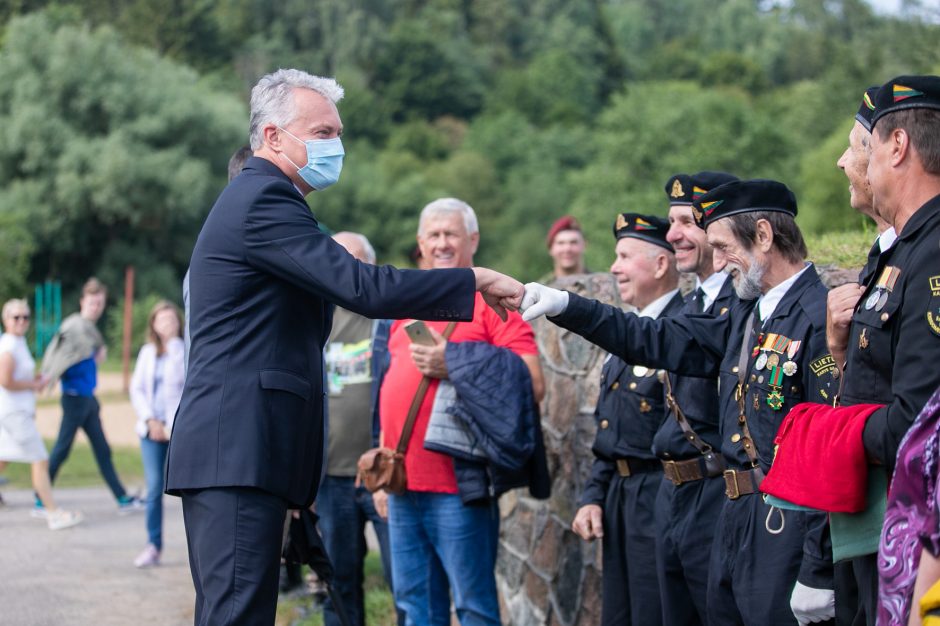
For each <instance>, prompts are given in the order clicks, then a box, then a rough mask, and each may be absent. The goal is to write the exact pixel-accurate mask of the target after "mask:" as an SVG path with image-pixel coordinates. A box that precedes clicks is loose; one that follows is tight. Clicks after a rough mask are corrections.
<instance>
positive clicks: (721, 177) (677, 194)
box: [665, 170, 738, 206]
mask: <svg viewBox="0 0 940 626" xmlns="http://www.w3.org/2000/svg"><path fill="white" fill-rule="evenodd" d="M733 180H738V177H737V176H734V175H733V174H728V173H726V172H709V171H707V170H706V171H703V172H699V173H698V174H675V175H674V176H672V177H670V178H669V180H667V181H666V187H665V189H666V195H667V196H668V197H669V204H670V205H685V206H688V205H690V204H692V203H693V202H694V201H695V200H697V199H698V198H700V197H702V196H703V195H705V194H706V193H708V192H709V191H710V190H711V189H714V188H715V187H717V186H718V185H724V184H725V183H730V182H731V181H733Z"/></svg>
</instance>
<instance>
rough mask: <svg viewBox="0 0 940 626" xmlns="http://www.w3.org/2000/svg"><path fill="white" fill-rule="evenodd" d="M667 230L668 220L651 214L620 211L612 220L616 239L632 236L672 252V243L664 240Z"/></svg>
mask: <svg viewBox="0 0 940 626" xmlns="http://www.w3.org/2000/svg"><path fill="white" fill-rule="evenodd" d="M668 232H669V222H668V221H667V220H664V219H663V218H661V217H656V216H653V215H641V214H639V213H620V214H619V215H617V220H616V221H615V222H614V238H615V239H617V240H618V241H619V240H620V239H623V238H624V237H632V238H634V239H641V240H643V241H645V242H647V243H651V244H654V245H657V246H660V247H662V248H665V249H666V250H669V251H670V252H674V250H673V249H672V245H671V244H670V243H669V242H668V241H666V233H668Z"/></svg>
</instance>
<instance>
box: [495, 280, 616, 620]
mask: <svg viewBox="0 0 940 626" xmlns="http://www.w3.org/2000/svg"><path fill="white" fill-rule="evenodd" d="M552 286H554V287H558V288H560V289H567V290H569V291H572V292H574V293H578V294H580V295H584V296H586V297H589V298H594V299H597V300H600V301H602V302H607V303H611V304H619V297H618V295H617V287H616V283H615V282H614V280H613V277H612V276H610V275H609V274H589V275H584V276H576V277H570V278H566V279H562V280H559V281H557V282H556V283H554V284H553V285H552ZM533 327H534V329H535V334H536V338H537V340H538V343H539V352H540V354H541V356H542V369H543V372H544V375H545V388H546V393H545V399H544V400H543V402H542V406H541V409H542V429H543V431H544V435H545V448H546V453H547V456H548V466H549V471H550V472H551V475H552V496H551V498H550V499H548V500H545V501H539V500H534V499H533V498H531V497H529V495H528V492H527V491H525V490H516V491H514V492H511V493H508V494H506V495H505V496H503V498H502V499H501V500H500V514H501V517H502V520H501V530H500V546H499V557H498V560H497V566H496V575H497V584H498V586H499V592H500V601H501V603H502V607H501V608H502V611H503V622H504V623H508V624H514V625H517V626H534V625H539V624H545V625H558V626H589V625H593V624H597V623H599V621H600V544H599V543H596V542H595V543H587V542H585V541H582V540H581V539H580V538H578V537H577V536H576V535H575V534H574V533H573V532H571V520H572V518H573V517H574V514H575V512H576V510H577V501H578V497H579V496H580V494H581V488H582V486H583V485H584V483H585V481H586V479H587V477H588V476H589V474H590V468H591V463H592V461H593V455H592V454H591V444H592V443H593V442H594V431H595V422H594V406H595V403H596V401H597V394H598V385H599V382H600V370H601V366H602V365H603V362H604V357H605V356H606V353H605V352H604V351H602V350H600V349H599V348H597V347H596V346H594V345H592V344H590V343H588V342H587V341H585V340H583V339H581V338H580V337H578V336H577V335H575V334H573V333H570V332H568V331H566V330H564V329H562V328H560V327H558V326H556V325H555V324H553V323H551V322H549V321H547V320H545V319H539V320H536V321H535V322H534V323H533Z"/></svg>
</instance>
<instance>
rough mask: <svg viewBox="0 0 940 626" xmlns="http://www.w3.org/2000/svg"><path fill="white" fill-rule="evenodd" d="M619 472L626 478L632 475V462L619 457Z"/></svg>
mask: <svg viewBox="0 0 940 626" xmlns="http://www.w3.org/2000/svg"><path fill="white" fill-rule="evenodd" d="M617 473H618V474H620V475H621V476H622V477H624V478H629V477H630V476H631V472H630V463H629V462H628V461H627V460H626V459H617Z"/></svg>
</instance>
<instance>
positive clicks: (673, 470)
mask: <svg viewBox="0 0 940 626" xmlns="http://www.w3.org/2000/svg"><path fill="white" fill-rule="evenodd" d="M662 464H663V473H664V474H665V475H666V478H668V479H669V480H670V481H671V482H672V484H673V485H675V486H676V487H678V486H679V485H681V484H682V482H683V480H682V476H681V475H680V474H679V464H678V463H676V462H675V461H662Z"/></svg>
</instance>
